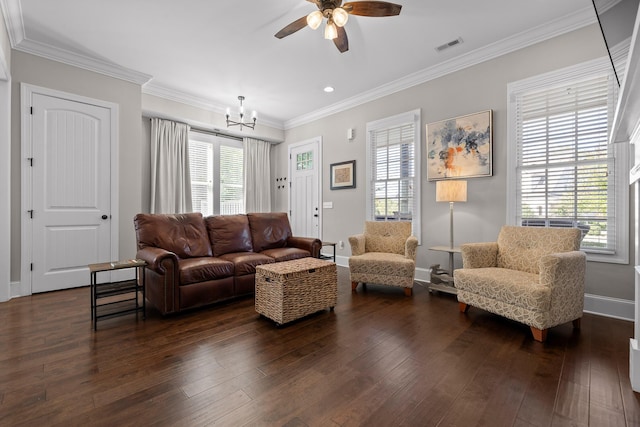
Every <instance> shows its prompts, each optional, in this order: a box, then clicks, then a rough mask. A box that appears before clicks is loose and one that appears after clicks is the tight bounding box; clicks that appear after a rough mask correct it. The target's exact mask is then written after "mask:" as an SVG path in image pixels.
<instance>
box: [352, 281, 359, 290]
mask: <svg viewBox="0 0 640 427" xmlns="http://www.w3.org/2000/svg"><path fill="white" fill-rule="evenodd" d="M357 287H358V282H351V290H352V291H353V292H355V290H356V288H357Z"/></svg>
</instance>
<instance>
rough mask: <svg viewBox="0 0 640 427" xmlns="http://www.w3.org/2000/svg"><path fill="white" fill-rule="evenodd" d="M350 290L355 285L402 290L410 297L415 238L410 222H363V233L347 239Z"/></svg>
mask: <svg viewBox="0 0 640 427" xmlns="http://www.w3.org/2000/svg"><path fill="white" fill-rule="evenodd" d="M349 243H350V244H351V255H352V256H351V257H350V258H349V270H350V274H351V289H352V290H353V291H355V290H356V288H357V287H358V284H359V283H375V284H379V285H390V286H397V287H400V288H404V293H405V295H407V296H411V295H412V292H413V279H414V277H415V272H416V249H417V247H418V239H417V238H416V237H415V236H412V235H411V222H410V221H366V222H365V224H364V233H362V234H357V235H355V236H350V237H349Z"/></svg>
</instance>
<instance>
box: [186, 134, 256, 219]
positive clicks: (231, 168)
mask: <svg viewBox="0 0 640 427" xmlns="http://www.w3.org/2000/svg"><path fill="white" fill-rule="evenodd" d="M243 163H244V151H243V148H242V141H238V140H235V139H232V138H225V137H222V136H218V135H210V134H205V133H200V132H193V131H192V132H191V133H190V134H189V166H190V168H191V194H192V202H193V210H194V212H201V213H202V215H205V216H208V215H229V214H237V213H244V184H243V179H244V175H243Z"/></svg>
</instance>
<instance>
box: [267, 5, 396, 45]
mask: <svg viewBox="0 0 640 427" xmlns="http://www.w3.org/2000/svg"><path fill="white" fill-rule="evenodd" d="M307 1H308V2H310V3H314V4H315V5H316V6H317V7H318V10H315V11H313V12H311V13H310V14H309V15H307V16H303V17H302V18H300V19H296V20H295V21H293V22H292V23H291V24H289V25H287V26H286V27H284V28H283V29H281V30H280V31H278V32H277V33H276V37H277V38H279V39H281V38H283V37H286V36H288V35H291V34H293V33H295V32H296V31H298V30H301V29H302V28H304V27H305V26H307V25H308V26H309V27H311V28H312V29H314V30H315V29H316V28H318V27H319V26H320V24H321V23H322V20H323V19H324V18H327V25H326V27H325V29H324V38H325V39H330V40H333V43H334V44H335V45H336V47H337V48H338V50H339V51H340V52H343V53H344V52H346V51H347V50H349V40H348V39H347V32H346V31H345V29H344V25H345V24H346V23H347V20H348V19H349V14H351V15H359V16H396V15H399V14H400V9H402V6H401V5H399V4H394V3H389V2H386V1H367V0H363V1H350V2H347V3H345V4H344V5H343V4H342V0H307Z"/></svg>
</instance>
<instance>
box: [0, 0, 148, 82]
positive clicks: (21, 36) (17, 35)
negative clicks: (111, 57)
mask: <svg viewBox="0 0 640 427" xmlns="http://www.w3.org/2000/svg"><path fill="white" fill-rule="evenodd" d="M0 7H1V8H2V13H3V15H4V17H5V24H6V26H7V31H8V33H9V42H10V43H11V47H12V48H13V49H15V50H17V51H20V52H25V53H30V54H32V55H36V56H41V57H43V58H46V59H50V60H52V61H57V62H62V63H63V64H67V65H71V66H74V67H78V68H81V69H84V70H88V71H93V72H96V73H100V74H104V75H107V76H110V77H114V78H117V79H121V80H125V81H128V82H131V83H135V84H139V85H143V84H144V83H146V82H148V81H149V80H150V79H151V77H152V76H150V75H148V74H145V73H141V72H139V71H136V70H132V69H129V68H125V67H121V66H120V65H117V64H114V63H110V62H107V61H103V60H100V59H96V58H90V57H88V56H86V55H82V54H78V53H75V52H71V51H69V50H66V49H61V48H58V47H55V46H51V45H49V44H47V43H42V42H37V41H34V40H30V39H28V38H26V36H25V31H24V21H23V20H22V6H21V4H20V0H0Z"/></svg>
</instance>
